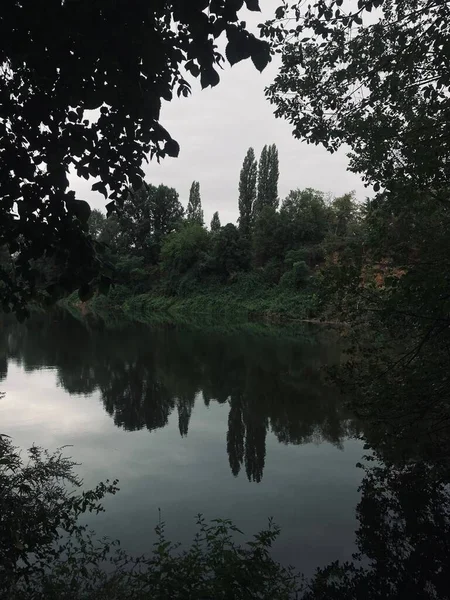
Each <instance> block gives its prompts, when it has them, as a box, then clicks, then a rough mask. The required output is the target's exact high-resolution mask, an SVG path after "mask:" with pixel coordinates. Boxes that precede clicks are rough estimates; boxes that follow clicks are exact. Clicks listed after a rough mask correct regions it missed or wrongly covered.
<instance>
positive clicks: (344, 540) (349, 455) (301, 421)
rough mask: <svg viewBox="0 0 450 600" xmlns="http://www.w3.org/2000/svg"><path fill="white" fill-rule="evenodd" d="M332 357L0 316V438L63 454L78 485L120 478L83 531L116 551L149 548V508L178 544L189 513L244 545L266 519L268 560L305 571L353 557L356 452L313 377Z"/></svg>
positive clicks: (330, 346) (301, 347) (317, 344)
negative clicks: (232, 527)
mask: <svg viewBox="0 0 450 600" xmlns="http://www.w3.org/2000/svg"><path fill="white" fill-rule="evenodd" d="M339 360H340V350H339V347H338V343H337V337H336V335H334V334H333V333H332V332H330V331H326V330H325V329H324V328H323V327H322V328H319V327H315V326H310V327H306V326H305V327H304V328H302V329H301V330H296V331H292V330H290V329H287V330H286V331H284V332H283V331H277V330H273V329H271V328H268V327H264V326H262V325H249V326H247V327H237V326H236V327H228V328H219V327H210V326H204V327H202V328H198V327H195V328H194V327H189V326H184V325H174V324H167V323H166V324H159V325H154V326H147V325H142V324H133V323H122V324H116V326H114V327H109V326H108V327H107V326H106V325H105V324H104V323H102V322H101V321H95V320H93V319H88V320H85V321H82V320H80V319H77V318H75V317H74V316H72V315H71V314H70V313H68V312H65V311H54V312H50V313H48V314H36V315H34V316H33V317H32V318H31V319H30V320H29V321H27V322H26V323H25V324H17V323H16V322H14V321H12V320H3V322H2V324H1V329H0V391H3V392H5V396H4V397H3V398H2V399H1V400H0V422H1V428H0V430H1V432H2V433H7V434H8V435H10V436H12V438H13V441H14V443H15V444H17V445H19V446H21V447H29V446H30V445H31V444H33V443H35V444H37V445H40V446H43V447H46V448H49V449H51V450H53V449H55V448H57V447H60V446H63V445H70V446H71V447H70V448H67V449H66V450H65V452H66V453H68V454H69V455H70V456H72V457H73V458H74V459H75V460H76V461H77V462H79V463H80V466H79V473H81V475H82V476H83V478H84V482H85V486H86V487H89V486H93V485H94V484H95V483H97V482H98V481H100V480H105V479H107V478H109V479H114V478H118V479H119V480H120V483H119V487H120V492H119V493H118V494H117V495H116V496H114V497H110V498H107V499H106V501H105V507H106V509H107V510H106V512H105V513H104V514H100V515H99V516H96V517H93V518H91V519H90V521H89V524H91V525H92V526H93V527H95V530H96V532H97V533H98V534H99V535H109V536H111V537H114V538H119V539H120V540H121V541H122V544H123V546H124V547H125V548H126V549H127V550H128V551H130V552H133V553H141V552H145V551H148V550H149V549H150V548H151V545H152V543H153V541H154V540H155V534H154V531H153V530H154V527H155V525H156V524H157V522H158V518H159V510H158V509H161V514H162V518H163V520H164V521H165V522H166V523H167V533H168V536H169V537H171V538H172V539H173V540H177V541H180V542H182V543H188V542H189V541H190V539H191V538H192V535H193V532H194V531H195V516H196V515H197V514H198V513H202V514H203V515H204V516H205V517H206V518H208V519H209V518H216V517H223V518H230V519H232V520H233V521H234V522H235V523H236V525H237V526H238V527H239V528H241V529H243V530H244V531H245V533H246V535H247V537H250V534H253V533H256V531H257V530H259V529H260V528H262V527H264V526H265V525H266V524H267V519H268V517H273V518H274V521H275V522H276V523H277V524H278V525H280V526H281V528H282V534H281V537H280V538H279V540H278V541H277V542H276V544H275V547H274V556H275V558H277V559H279V560H281V561H282V562H283V563H285V564H293V565H294V566H296V567H298V568H300V569H301V570H302V571H303V572H304V573H305V574H307V575H311V574H312V573H313V572H314V570H315V569H316V567H318V566H324V565H326V564H327V563H329V562H331V561H333V560H336V559H341V560H348V559H351V556H352V552H354V550H355V529H356V528H357V520H356V515H355V508H356V506H357V504H358V502H359V500H360V494H359V492H358V487H359V485H360V483H361V479H362V470H361V469H360V468H357V467H356V463H357V462H358V461H360V460H361V456H362V455H363V453H364V451H363V442H362V441H361V440H360V439H359V438H360V426H359V424H358V422H357V420H356V419H355V418H354V417H353V416H352V415H351V414H350V413H349V412H348V411H347V410H346V409H345V407H344V403H343V399H342V397H341V396H340V394H339V391H338V390H337V389H336V388H335V387H333V385H331V383H329V381H328V378H327V376H326V372H327V369H326V367H328V366H331V365H333V364H336V363H338V362H339Z"/></svg>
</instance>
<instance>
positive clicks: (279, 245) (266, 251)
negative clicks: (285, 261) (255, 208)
mask: <svg viewBox="0 0 450 600" xmlns="http://www.w3.org/2000/svg"><path fill="white" fill-rule="evenodd" d="M285 250H286V238H285V227H284V221H283V217H282V215H281V214H280V213H278V212H276V210H275V208H274V207H273V206H265V207H264V208H263V209H262V210H261V212H259V213H258V215H257V217H256V219H255V222H254V226H253V235H252V257H253V263H254V265H255V266H256V267H262V266H264V265H265V264H266V263H267V261H269V260H270V259H272V258H278V259H282V257H283V256H284V252H285Z"/></svg>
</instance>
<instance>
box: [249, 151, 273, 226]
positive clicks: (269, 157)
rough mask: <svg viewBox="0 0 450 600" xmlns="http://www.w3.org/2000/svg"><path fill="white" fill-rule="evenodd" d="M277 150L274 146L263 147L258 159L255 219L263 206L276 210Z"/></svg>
mask: <svg viewBox="0 0 450 600" xmlns="http://www.w3.org/2000/svg"><path fill="white" fill-rule="evenodd" d="M278 176H279V167H278V150H277V147H276V145H275V144H272V145H271V146H267V145H266V146H264V148H263V149H262V152H261V156H260V158H259V168H258V194H257V198H256V201H255V203H254V210H253V213H254V216H255V217H256V216H257V215H258V214H259V213H260V212H261V211H262V209H263V208H264V207H265V206H270V207H272V208H274V209H275V210H276V209H277V208H278Z"/></svg>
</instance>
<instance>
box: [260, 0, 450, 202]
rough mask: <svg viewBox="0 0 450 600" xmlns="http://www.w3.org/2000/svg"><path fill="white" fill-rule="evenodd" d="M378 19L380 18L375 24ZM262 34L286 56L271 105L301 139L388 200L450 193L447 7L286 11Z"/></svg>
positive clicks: (423, 4) (317, 5) (399, 4)
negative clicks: (342, 162)
mask: <svg viewBox="0 0 450 600" xmlns="http://www.w3.org/2000/svg"><path fill="white" fill-rule="evenodd" d="M372 9H376V12H375V14H372V15H370V14H368V13H370V12H371V11H372ZM276 18H277V20H275V21H272V22H270V23H267V24H266V25H265V26H263V27H262V32H263V34H265V35H266V36H268V37H269V38H270V39H272V40H273V41H274V42H277V43H278V44H280V46H281V49H282V66H281V69H280V71H279V74H278V75H277V77H276V78H275V81H274V83H273V84H272V85H271V86H269V88H268V90H267V96H268V98H269V100H270V101H271V102H272V103H273V104H275V106H276V112H275V114H276V115H277V116H279V117H284V118H286V119H287V120H288V121H289V122H290V123H291V124H292V126H293V134H294V136H296V137H298V138H300V139H303V140H306V141H307V142H310V143H314V144H323V145H324V146H325V147H326V148H327V149H328V150H330V151H332V152H333V151H335V150H336V149H337V148H339V147H340V146H341V145H343V144H346V145H348V146H349V147H350V149H351V154H350V169H351V170H352V171H354V172H356V173H360V174H361V175H362V177H363V178H364V179H365V181H366V182H367V183H369V184H373V185H374V188H375V191H377V190H378V189H379V188H380V187H383V188H385V189H388V190H390V191H398V190H400V189H404V190H405V193H407V192H406V190H408V191H424V190H427V191H429V190H433V195H435V196H437V197H439V195H440V194H441V193H444V195H445V193H446V190H447V189H448V188H449V183H450V181H449V170H448V151H449V150H448V143H449V142H448V140H449V139H450V135H449V132H448V123H449V118H448V115H449V108H450V105H449V93H448V92H449V86H450V76H449V70H448V68H447V62H446V53H447V51H446V48H447V46H448V43H449V41H450V20H449V13H448V4H447V3H446V2H428V0H418V1H417V0H406V1H403V0H393V1H392V2H388V1H385V0H375V1H370V2H362V1H360V2H358V4H357V6H356V5H355V6H354V7H353V6H352V7H350V10H349V11H347V10H345V11H344V9H343V7H342V1H341V0H331V1H325V0H316V1H315V2H314V3H312V4H311V5H309V6H304V5H303V4H302V3H298V4H294V5H293V6H292V7H289V6H288V3H287V2H283V4H282V6H280V7H279V8H278V10H277V12H276Z"/></svg>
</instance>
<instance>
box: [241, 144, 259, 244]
mask: <svg viewBox="0 0 450 600" xmlns="http://www.w3.org/2000/svg"><path fill="white" fill-rule="evenodd" d="M257 177H258V165H257V162H256V158H255V151H254V150H253V148H249V149H248V150H247V154H246V155H245V158H244V162H243V164H242V169H241V173H240V177H239V201H238V204H239V229H240V230H241V231H242V233H243V234H244V235H247V236H248V234H249V233H250V225H251V221H252V216H253V206H254V203H255V200H256V179H257Z"/></svg>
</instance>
